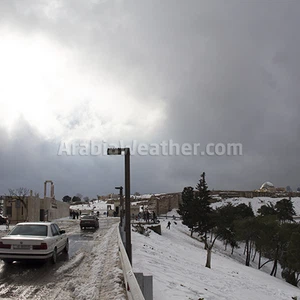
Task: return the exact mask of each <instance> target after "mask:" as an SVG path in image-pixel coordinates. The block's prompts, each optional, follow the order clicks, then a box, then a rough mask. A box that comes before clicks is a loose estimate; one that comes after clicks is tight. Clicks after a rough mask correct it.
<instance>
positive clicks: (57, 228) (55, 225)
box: [53, 224, 60, 234]
mask: <svg viewBox="0 0 300 300" xmlns="http://www.w3.org/2000/svg"><path fill="white" fill-rule="evenodd" d="M53 225H54V227H55V228H56V230H57V232H58V234H60V229H59V227H58V225H57V224H53Z"/></svg>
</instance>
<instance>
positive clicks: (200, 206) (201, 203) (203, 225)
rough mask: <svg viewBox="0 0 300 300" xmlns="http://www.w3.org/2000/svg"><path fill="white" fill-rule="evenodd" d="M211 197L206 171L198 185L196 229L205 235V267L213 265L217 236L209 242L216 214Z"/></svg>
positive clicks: (196, 194)
mask: <svg viewBox="0 0 300 300" xmlns="http://www.w3.org/2000/svg"><path fill="white" fill-rule="evenodd" d="M211 200H212V199H211V197H210V191H209V190H208V187H207V184H206V180H205V173H204V172H203V173H202V174H201V178H200V180H199V183H198V184H197V187H196V193H195V211H196V214H197V225H196V228H195V231H197V232H198V233H199V234H201V235H202V236H203V241H204V245H205V249H206V250H207V257H206V265H205V267H207V268H210V267H211V252H212V247H213V245H214V242H215V240H216V238H217V236H215V238H214V240H213V241H212V243H211V244H209V241H208V238H207V234H208V232H209V231H210V230H212V229H213V227H214V222H213V220H214V216H213V212H212V208H211V206H210V204H211Z"/></svg>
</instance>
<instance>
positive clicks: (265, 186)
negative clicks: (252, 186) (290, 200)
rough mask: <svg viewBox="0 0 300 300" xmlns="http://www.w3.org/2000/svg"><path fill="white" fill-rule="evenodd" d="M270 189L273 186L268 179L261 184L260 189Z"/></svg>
mask: <svg viewBox="0 0 300 300" xmlns="http://www.w3.org/2000/svg"><path fill="white" fill-rule="evenodd" d="M270 188H271V189H272V188H275V187H274V184H273V183H271V182H269V181H266V182H265V183H263V184H262V186H261V187H260V189H261V190H262V189H270Z"/></svg>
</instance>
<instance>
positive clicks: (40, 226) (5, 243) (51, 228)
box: [0, 222, 69, 264]
mask: <svg viewBox="0 0 300 300" xmlns="http://www.w3.org/2000/svg"><path fill="white" fill-rule="evenodd" d="M63 251H64V252H66V253H67V252H68V251H69V240H68V237H67V235H66V234H65V231H64V230H61V229H60V228H59V227H58V225H57V224H55V223H52V222H24V223H18V224H17V225H16V226H15V227H14V228H13V229H12V231H11V232H10V233H9V234H8V235H7V236H5V237H2V238H1V239H0V259H2V260H3V261H4V262H5V263H12V262H13V261H20V260H47V259H51V261H52V263H54V264H55V263H56V260H57V255H58V254H59V253H61V252H63Z"/></svg>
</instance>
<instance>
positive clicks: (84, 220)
mask: <svg viewBox="0 0 300 300" xmlns="http://www.w3.org/2000/svg"><path fill="white" fill-rule="evenodd" d="M88 227H93V228H95V229H97V228H99V218H97V217H96V216H94V215H89V216H82V217H81V219H80V228H81V229H85V228H88Z"/></svg>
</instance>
